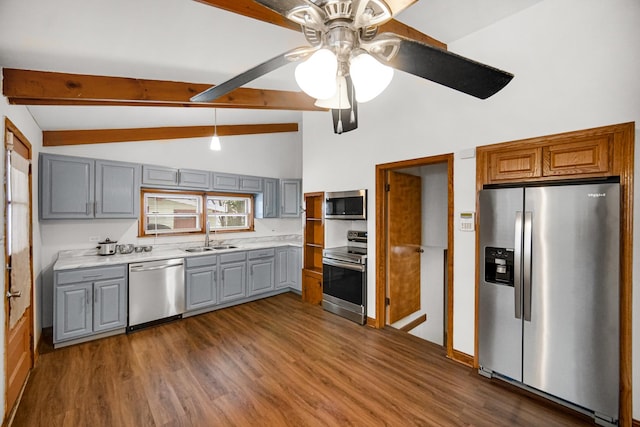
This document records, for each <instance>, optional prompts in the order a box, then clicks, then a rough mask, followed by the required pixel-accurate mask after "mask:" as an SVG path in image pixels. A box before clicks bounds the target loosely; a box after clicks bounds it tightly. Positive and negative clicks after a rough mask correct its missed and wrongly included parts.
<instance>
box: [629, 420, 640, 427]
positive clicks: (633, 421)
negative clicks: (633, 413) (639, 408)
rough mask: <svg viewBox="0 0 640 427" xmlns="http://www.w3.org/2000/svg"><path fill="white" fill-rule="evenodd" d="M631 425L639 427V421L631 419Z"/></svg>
mask: <svg viewBox="0 0 640 427" xmlns="http://www.w3.org/2000/svg"><path fill="white" fill-rule="evenodd" d="M631 426H632V427H640V421H638V420H636V419H633V420H631Z"/></svg>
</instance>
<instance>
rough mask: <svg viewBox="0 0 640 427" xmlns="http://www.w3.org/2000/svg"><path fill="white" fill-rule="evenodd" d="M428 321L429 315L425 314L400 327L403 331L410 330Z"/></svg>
mask: <svg viewBox="0 0 640 427" xmlns="http://www.w3.org/2000/svg"><path fill="white" fill-rule="evenodd" d="M426 321H427V315H426V314H423V315H422V316H420V317H418V318H417V319H414V320H412V321H411V322H409V323H407V324H406V325H404V326H403V327H402V328H400V330H401V331H403V332H409V331H411V330H412V329H414V328H415V327H417V326H418V325H421V324H423V323H424V322H426Z"/></svg>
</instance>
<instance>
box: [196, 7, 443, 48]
mask: <svg viewBox="0 0 640 427" xmlns="http://www.w3.org/2000/svg"><path fill="white" fill-rule="evenodd" d="M196 1H198V2H200V3H204V4H207V5H209V6H213V7H217V8H218V9H223V10H226V11H228V12H232V13H237V14H238V15H242V16H246V17H248V18H253V19H257V20H258V21H262V22H267V23H269V24H274V25H278V26H280V27H283V28H288V29H289V30H293V31H300V30H301V29H300V25H298V24H296V23H295V22H293V21H290V20H288V19H287V18H285V17H284V16H282V15H280V14H279V13H276V12H274V11H272V10H271V9H268V8H266V7H264V6H261V5H259V4H257V3H256V2H254V1H253V0H196ZM379 31H380V32H391V33H396V34H399V35H401V36H404V37H409V38H411V39H414V40H418V41H420V42H422V43H426V44H429V45H432V46H436V47H439V48H441V49H445V50H446V49H447V45H446V44H445V43H442V42H441V41H439V40H436V39H434V38H433V37H431V36H428V35H426V34H422V33H421V32H420V31H418V30H416V29H415V28H412V27H409V26H408V25H405V24H403V23H402V22H398V21H396V20H395V19H392V20H391V21H389V22H386V23H385V24H383V25H381V26H380V28H379Z"/></svg>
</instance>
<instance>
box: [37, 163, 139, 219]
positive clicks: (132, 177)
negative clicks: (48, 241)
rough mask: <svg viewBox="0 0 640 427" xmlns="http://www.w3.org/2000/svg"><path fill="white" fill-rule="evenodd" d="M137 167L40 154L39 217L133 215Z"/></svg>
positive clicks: (117, 216) (136, 198) (113, 216)
mask: <svg viewBox="0 0 640 427" xmlns="http://www.w3.org/2000/svg"><path fill="white" fill-rule="evenodd" d="M139 189H140V166H139V165H137V164H133V163H125V162H112V161H106V160H93V159H85V158H82V157H71V156H59V155H54V154H41V155H40V185H39V186H38V191H39V197H40V219H87V218H137V217H138V213H139V212H138V211H139V203H140V195H139Z"/></svg>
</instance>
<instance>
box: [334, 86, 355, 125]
mask: <svg viewBox="0 0 640 427" xmlns="http://www.w3.org/2000/svg"><path fill="white" fill-rule="evenodd" d="M345 79H346V81H347V93H348V97H349V104H350V105H351V107H350V108H343V109H337V108H333V109H331V117H332V119H333V132H334V133H337V134H338V135H339V134H341V133H345V132H349V131H352V130H354V129H357V128H358V103H357V101H356V95H355V88H354V87H353V82H352V81H351V77H350V76H349V75H347V76H345Z"/></svg>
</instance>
